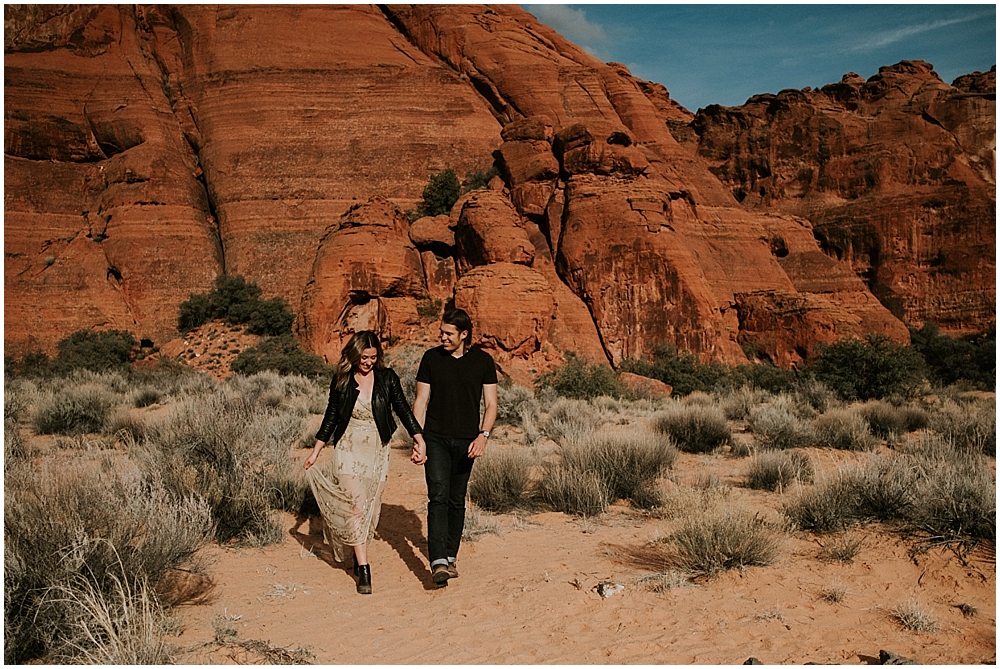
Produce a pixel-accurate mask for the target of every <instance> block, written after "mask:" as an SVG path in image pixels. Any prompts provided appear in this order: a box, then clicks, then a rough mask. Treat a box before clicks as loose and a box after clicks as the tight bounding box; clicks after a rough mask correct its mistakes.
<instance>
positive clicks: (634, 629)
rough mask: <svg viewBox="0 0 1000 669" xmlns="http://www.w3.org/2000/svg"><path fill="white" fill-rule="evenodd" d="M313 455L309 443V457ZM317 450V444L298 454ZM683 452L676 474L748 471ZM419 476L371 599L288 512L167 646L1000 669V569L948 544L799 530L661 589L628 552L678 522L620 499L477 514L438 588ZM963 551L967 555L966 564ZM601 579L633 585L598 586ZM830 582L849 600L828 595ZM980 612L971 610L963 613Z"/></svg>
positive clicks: (743, 492) (205, 653)
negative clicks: (764, 549) (597, 511)
mask: <svg viewBox="0 0 1000 669" xmlns="http://www.w3.org/2000/svg"><path fill="white" fill-rule="evenodd" d="M303 453H304V452H303ZM302 457H303V458H304V457H305V456H304V454H303V455H302ZM725 466H726V465H725V463H721V464H720V461H719V460H718V459H712V458H710V457H708V456H698V455H689V454H682V455H681V457H680V459H679V460H678V463H677V465H676V466H675V473H676V476H677V477H679V478H681V479H683V478H684V477H685V476H687V477H694V476H697V475H698V474H699V473H703V472H705V471H711V470H712V468H713V467H715V468H716V470H715V471H714V473H715V475H717V476H719V478H720V479H721V480H722V482H723V483H731V484H735V483H736V482H737V477H736V476H735V472H729V471H726V470H725V469H724V467H725ZM424 495H425V486H424V482H423V472H422V470H421V469H420V468H418V467H415V466H413V465H412V464H410V463H409V461H408V460H407V452H406V451H399V450H394V451H392V455H391V471H390V473H389V481H388V485H387V489H386V493H385V497H384V499H383V502H384V504H383V510H382V518H381V521H380V524H379V529H378V533H377V535H376V539H375V541H373V542H372V545H371V547H370V549H369V555H370V562H371V564H372V573H373V584H374V594H372V595H369V596H362V595H358V594H357V593H356V592H355V586H354V580H353V578H352V576H351V575H350V573H349V572H347V571H346V570H345V569H344V568H343V567H342V566H338V565H336V563H334V562H333V559H332V556H331V555H330V553H329V551H328V550H327V549H326V548H325V546H324V545H323V543H322V535H321V533H320V530H319V524H318V522H317V521H315V520H314V521H310V520H308V519H296V518H295V517H294V516H292V515H286V517H285V525H286V529H287V531H288V536H287V538H286V540H285V542H284V543H282V544H278V545H273V546H269V547H266V548H260V549H256V548H240V549H236V548H222V547H219V546H212V547H211V548H209V549H208V552H209V555H208V557H209V558H210V559H211V561H212V563H213V564H212V565H211V567H210V568H209V571H210V574H211V577H212V579H213V581H214V588H213V589H212V590H211V592H210V593H209V594H208V595H207V597H206V598H205V601H204V602H203V603H200V604H190V605H184V606H182V607H180V608H179V609H178V617H179V621H180V631H179V633H178V635H177V636H172V637H169V639H168V640H169V642H170V643H172V644H175V645H176V646H178V647H179V648H180V649H181V653H180V655H179V656H178V657H176V660H177V661H179V662H184V663H205V662H210V663H219V662H222V663H229V662H252V661H254V660H255V658H254V657H253V656H252V654H248V653H245V652H242V651H238V650H234V649H233V647H219V646H218V645H213V644H211V641H212V640H213V638H214V637H215V634H216V629H218V628H220V627H221V628H228V629H229V630H230V631H229V634H235V636H233V637H232V638H234V639H240V640H259V641H264V642H267V643H268V644H270V645H271V646H273V647H281V648H286V649H296V648H305V649H307V650H308V651H309V652H310V653H311V655H312V657H311V658H310V659H311V661H313V662H316V663H322V664H441V663H443V664H543V663H545V664H548V663H563V664H591V663H594V664H599V663H604V664H628V663H637V664H695V663H701V664H740V663H743V662H744V661H746V660H747V659H748V658H749V657H751V656H752V657H756V658H758V659H760V660H761V661H762V662H764V663H765V664H781V663H792V664H802V663H806V662H816V663H840V664H866V663H867V664H872V663H875V664H877V663H878V655H879V651H880V650H882V649H886V650H890V651H892V652H895V653H898V654H900V655H903V656H905V657H909V658H913V659H915V660H917V661H918V662H919V663H921V664H978V663H995V659H996V577H995V573H996V564H995V555H994V554H992V553H976V554H974V555H973V556H971V557H970V558H969V559H967V560H964V561H963V560H961V559H959V558H958V557H957V556H956V555H955V554H954V553H953V552H951V551H948V550H944V549H936V550H933V551H930V552H926V553H923V554H918V555H916V556H915V557H911V554H910V548H911V546H912V543H913V542H912V541H910V542H906V541H904V540H902V539H901V538H900V537H899V536H898V535H895V534H892V533H889V532H886V531H883V530H878V529H869V530H866V531H865V541H864V544H863V548H862V550H861V552H860V554H859V555H858V556H857V557H856V558H855V559H854V561H853V563H850V564H842V563H831V562H824V561H821V560H819V559H818V558H817V554H818V549H819V546H818V545H817V543H816V540H815V538H813V537H812V536H811V535H809V534H806V533H800V534H797V535H794V536H793V537H791V538H789V540H788V541H787V542H786V544H785V546H784V549H783V552H782V557H781V558H780V559H779V560H778V561H777V562H776V563H775V564H773V565H771V566H768V567H757V568H752V569H749V570H746V571H744V572H743V573H739V572H735V571H730V572H727V573H724V574H723V575H722V576H721V577H719V578H717V579H714V580H707V581H698V582H696V583H694V584H690V585H687V586H684V587H675V588H671V589H667V590H665V591H663V592H656V591H654V590H653V589H651V588H649V587H648V584H644V583H641V582H640V579H641V578H642V577H643V576H644V575H647V574H649V573H650V571H651V570H650V569H648V568H643V567H641V566H639V565H636V564H634V563H630V562H634V561H630V559H629V557H628V554H629V552H628V551H629V549H630V548H633V547H636V546H641V545H642V544H643V543H645V542H647V541H648V540H650V539H651V538H653V537H655V536H657V535H662V534H663V533H664V532H665V531H668V525H667V524H666V523H665V521H663V520H658V519H656V518H651V517H649V516H648V515H644V514H642V513H640V512H637V511H633V510H630V509H629V508H628V507H627V506H623V505H618V506H614V507H612V508H611V510H610V511H609V512H608V513H606V514H604V515H603V516H601V517H599V518H596V519H586V520H584V519H579V518H574V517H572V516H567V515H564V514H562V513H553V512H548V513H540V514H535V515H528V516H516V515H497V516H487V515H486V514H482V518H481V521H482V523H483V527H484V529H486V530H491V531H487V532H483V533H482V534H481V535H480V536H479V538H478V540H476V541H467V542H464V543H463V546H462V550H461V553H460V554H459V570H460V577H459V578H458V579H455V580H452V581H451V584H450V585H448V586H447V587H446V588H441V589H438V588H437V587H436V586H434V584H432V583H431V581H430V573H429V571H428V567H427V565H428V559H427V554H426V544H425V541H424V537H425V536H426V535H425V527H426V514H425V503H426V501H425V497H424ZM775 498H776V495H774V494H770V493H761V492H757V491H752V490H747V489H743V488H737V487H734V488H733V490H732V502H733V503H735V504H746V505H748V506H750V507H767V506H768V505H771V506H772V507H774V505H775V504H776V502H775V501H774V500H775ZM317 520H318V519H317ZM963 562H964V564H963ZM601 582H612V583H616V584H620V585H622V586H624V588H623V589H621V591H620V592H617V593H615V594H612V595H611V596H608V597H602V596H601V595H600V594H598V592H597V586H598V584H599V583H601ZM831 584H833V585H836V586H837V587H840V588H842V589H843V590H844V592H845V595H844V598H843V599H842V601H840V602H838V603H831V602H828V601H826V600H824V599H823V598H822V593H823V592H824V590H825V589H829V588H830V587H831ZM907 601H912V602H917V603H919V605H920V606H921V607H923V608H924V609H926V610H927V611H929V612H930V613H931V614H932V615H933V616H934V618H935V619H936V620H937V621H938V625H939V627H938V630H937V631H934V632H925V633H915V632H912V631H909V630H906V629H904V628H903V627H902V626H901V625H899V623H898V622H896V621H895V620H894V619H893V618H892V616H891V615H890V613H889V611H890V610H891V609H892V608H893V607H894V606H898V605H900V604H902V603H904V602H907ZM962 604H967V605H969V606H972V607H974V608H975V609H976V613H975V615H972V616H966V615H963V612H962V611H961V610H960V609H959V606H960V605H962Z"/></svg>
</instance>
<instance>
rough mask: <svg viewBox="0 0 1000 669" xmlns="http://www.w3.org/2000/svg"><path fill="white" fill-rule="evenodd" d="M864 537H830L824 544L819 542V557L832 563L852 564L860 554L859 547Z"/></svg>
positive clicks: (853, 535)
mask: <svg viewBox="0 0 1000 669" xmlns="http://www.w3.org/2000/svg"><path fill="white" fill-rule="evenodd" d="M864 540H865V539H864V537H863V536H862V535H860V534H849V533H845V534H842V535H840V536H836V537H832V538H830V539H829V540H827V541H826V542H820V545H819V546H820V556H821V557H822V558H823V559H824V560H829V561H832V562H843V563H845V564H846V563H849V562H853V561H854V558H855V557H857V555H858V553H859V552H861V545H862V544H863V543H864Z"/></svg>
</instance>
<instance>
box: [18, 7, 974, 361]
mask: <svg viewBox="0 0 1000 669" xmlns="http://www.w3.org/2000/svg"><path fill="white" fill-rule="evenodd" d="M5 27H6V30H5V48H6V56H5V58H6V66H7V88H6V92H7V97H6V100H7V102H6V109H5V112H6V118H7V124H6V134H5V146H6V153H7V155H6V157H5V166H6V176H7V179H8V187H7V191H6V194H5V200H6V201H5V210H6V215H7V226H6V229H5V232H7V241H6V243H5V245H6V247H5V251H6V252H7V263H6V265H5V285H6V287H7V295H8V297H7V302H6V304H5V309H6V315H7V318H6V321H7V326H8V327H7V330H6V340H7V342H8V344H9V345H11V346H12V349H11V350H12V351H15V352H16V351H17V350H18V349H20V350H22V351H23V350H26V349H28V348H32V347H35V346H41V347H47V348H49V349H51V348H52V346H53V344H54V342H55V341H57V340H58V339H60V338H62V337H64V336H66V335H67V334H69V333H70V332H72V331H74V330H76V329H79V328H81V327H116V328H124V329H128V330H131V331H133V332H135V333H136V334H137V335H139V336H141V337H144V338H150V339H153V340H154V342H159V341H162V340H166V339H171V338H173V336H174V333H175V330H174V325H175V322H176V320H175V319H176V312H177V306H178V305H179V303H180V302H182V301H183V300H185V299H187V297H188V296H189V294H190V293H192V292H204V291H206V290H208V289H209V288H210V286H211V282H212V280H213V279H214V277H215V276H216V275H218V274H219V273H223V272H226V273H232V274H242V275H243V276H245V277H247V278H248V279H250V280H253V281H255V282H257V283H258V284H259V285H260V286H261V287H262V288H263V290H264V293H265V296H270V295H280V296H283V297H285V298H286V299H287V300H288V302H289V303H290V304H291V305H292V308H293V309H294V310H295V311H296V314H297V318H296V323H295V332H296V334H297V336H298V337H299V338H300V339H301V340H302V341H303V343H304V344H305V345H306V347H307V348H309V349H310V350H312V351H314V352H316V353H320V354H323V355H325V356H326V357H327V359H328V360H334V359H337V358H338V357H339V354H340V348H341V346H342V344H343V343H344V341H345V340H346V338H347V337H348V336H349V335H350V334H352V333H353V332H356V331H358V330H361V329H374V330H376V331H378V332H379V333H380V334H381V335H382V336H383V337H384V338H385V339H389V338H399V337H403V338H405V337H406V336H407V334H408V332H409V331H410V328H411V327H415V326H417V325H418V324H419V312H418V310H417V305H418V303H420V302H421V301H425V300H441V302H442V304H447V303H454V304H455V305H456V306H459V307H462V308H465V309H467V310H468V311H469V312H470V314H471V315H472V317H473V319H474V323H475V329H474V336H475V337H476V341H477V342H478V343H480V344H481V345H484V346H486V347H489V348H491V349H492V350H493V352H495V354H496V355H495V357H496V358H497V359H498V360H499V361H500V362H501V364H503V362H504V360H506V359H509V358H510V357H511V356H517V357H523V358H531V357H532V356H534V355H535V354H536V353H538V354H541V355H542V356H547V355H548V353H547V351H548V348H549V347H553V348H555V349H557V350H561V351H569V350H572V351H575V352H577V353H578V354H580V355H581V356H582V357H583V358H585V359H587V360H589V361H591V362H601V361H604V362H606V361H611V362H614V363H617V362H620V361H621V360H624V359H626V358H634V357H638V356H641V355H643V354H644V353H645V352H646V351H647V350H648V348H649V347H650V345H651V344H653V343H655V342H659V341H667V342H671V343H674V344H676V345H677V346H679V347H680V348H682V349H686V350H691V351H694V352H695V353H697V354H698V355H699V356H700V357H701V358H702V359H703V360H719V361H725V362H741V361H744V360H745V359H746V358H745V355H744V353H743V347H745V346H748V345H749V346H753V347H754V348H756V349H757V350H758V351H760V352H761V353H762V354H763V355H764V356H765V357H768V358H770V359H772V360H774V361H776V362H779V363H781V364H786V365H788V364H795V363H796V362H798V361H799V360H801V359H802V358H803V357H805V356H806V355H808V353H809V352H810V351H811V350H812V347H813V345H814V344H815V343H817V342H819V341H831V340H834V339H837V338H839V337H843V336H849V335H854V334H865V333H867V332H880V333H884V334H888V335H890V336H892V337H893V338H895V339H897V340H899V341H906V339H907V333H906V330H905V328H904V326H903V325H902V323H901V322H900V321H899V320H897V319H896V318H895V317H893V316H892V314H890V312H889V311H888V310H887V309H886V308H885V307H884V306H883V305H882V304H881V303H880V302H879V300H877V299H875V296H873V295H872V292H871V291H870V290H869V288H868V287H867V286H866V285H865V283H864V282H863V281H861V280H860V279H858V277H857V275H856V274H855V272H853V271H852V269H851V265H850V264H849V263H851V262H854V259H855V258H856V257H859V254H858V253H853V251H852V252H845V253H844V254H842V256H841V258H840V259H834V257H831V254H830V252H829V251H830V248H832V247H833V246H835V245H836V244H838V243H840V242H839V241H838V240H839V239H840V238H839V237H837V236H836V235H835V234H833V233H832V232H829V230H830V229H831V228H830V226H829V225H827V222H826V221H825V219H824V220H823V221H821V222H817V220H816V219H814V218H812V216H811V215H809V212H797V211H784V210H780V214H781V215H771V214H770V213H768V212H761V211H757V210H753V211H748V210H747V209H746V208H745V207H744V206H741V204H740V203H739V202H738V201H737V199H736V198H734V196H733V191H732V183H731V182H730V181H729V180H726V181H725V182H724V181H720V179H719V178H718V177H717V176H716V175H715V174H713V172H712V171H711V170H710V169H709V167H710V165H711V166H712V168H713V169H715V170H716V171H718V170H719V165H718V164H717V162H718V161H714V160H713V159H712V158H709V159H708V160H707V161H706V159H705V158H703V157H699V156H697V155H693V154H692V151H691V150H690V149H689V148H686V147H685V146H682V145H681V144H679V143H678V141H677V140H676V139H675V137H674V136H673V135H672V134H671V131H670V129H669V128H675V129H678V128H682V127H690V128H694V127H696V123H697V120H696V122H695V124H691V123H688V120H689V118H690V114H689V113H688V112H687V111H686V110H684V109H683V108H682V107H680V106H679V105H676V103H674V102H673V101H671V100H670V99H669V95H668V93H667V91H666V89H664V88H663V87H662V86H659V85H656V84H650V83H648V82H642V81H641V80H638V79H636V78H634V77H632V76H631V74H629V73H628V71H627V70H626V69H625V68H624V67H623V66H621V65H617V64H605V63H601V62H599V61H597V60H595V59H594V58H592V57H591V56H589V55H588V54H586V53H585V52H584V51H582V50H581V49H579V48H578V47H576V46H575V45H573V44H571V43H570V42H568V41H566V40H565V39H563V38H562V37H560V36H559V35H558V34H556V33H555V32H553V31H551V30H550V29H548V28H546V27H545V26H542V25H540V24H539V23H538V22H537V21H536V20H535V19H534V17H532V16H531V15H530V14H527V13H526V12H524V11H522V10H521V9H519V8H518V7H516V6H512V5H503V6H433V5H416V6H405V5H402V6H396V5H393V6H383V7H381V8H379V7H368V6H359V5H352V6H346V7H323V6H303V7H267V6H246V7H235V6H229V7H209V6H197V5H185V6H177V7H171V6H165V5H163V6H151V7H145V6H139V7H111V6H102V7H87V8H76V9H60V8H57V7H53V8H49V7H26V8H16V7H7V8H5ZM248 45H252V48H251V47H248ZM54 82H59V84H58V85H56V84H55V83H54ZM67 82H69V83H67ZM963 85H964V86H965V89H963V90H966V89H967V90H968V91H969V92H970V94H971V92H974V91H975V90H977V89H978V88H979V87H981V86H983V85H984V84H983V83H982V82H980V81H979V79H977V78H975V77H973V78H971V79H970V80H969V81H968V82H967V83H966V84H963ZM885 95H886V96H890V95H894V93H892V92H891V91H889V92H887V93H886V94H885ZM977 95H978V94H977ZM848 97H849V96H848ZM969 99H970V100H971V99H973V98H969ZM665 120H666V121H667V122H666V123H665ZM685 123H687V125H685ZM949 123H951V121H949ZM954 127H955V128H956V130H955V133H956V136H957V134H962V136H963V137H969V138H970V139H969V140H968V141H970V142H971V141H981V140H982V138H983V137H985V135H986V133H985V130H984V127H983V126H982V124H981V123H979V122H976V123H966V122H965V121H963V120H961V119H960V118H959V117H956V118H955V120H954ZM693 133H694V131H693V130H691V136H692V137H694V136H695V135H694V134H693ZM682 137H683V135H682ZM975 138H978V139H975ZM983 141H984V140H983ZM984 159H985V158H984ZM887 160H888V159H887ZM494 161H495V164H496V165H497V166H498V167H499V168H500V170H501V173H502V174H503V178H502V179H494V180H493V181H492V182H491V183H490V186H489V188H488V189H485V190H480V191H474V192H472V193H467V194H465V195H463V196H462V197H461V198H460V199H459V201H458V202H457V203H456V205H455V207H454V208H453V210H452V211H451V214H450V215H449V216H447V217H434V218H426V219H421V220H418V221H415V222H414V223H413V224H412V225H411V224H410V223H409V222H408V219H407V217H406V215H404V213H403V211H404V210H407V209H410V208H412V207H413V206H414V205H415V203H416V202H417V201H418V199H419V198H420V196H421V193H422V190H423V188H424V186H425V185H426V183H427V178H428V175H429V174H432V173H435V172H438V171H439V170H441V169H443V168H446V167H451V168H453V169H455V171H456V172H457V173H458V174H465V173H466V172H468V171H470V170H473V169H482V168H484V167H487V166H489V165H491V164H494ZM889 162H890V163H891V162H892V161H891V160H889ZM970 164H971V163H970ZM955 169H958V168H957V167H956V168H955ZM966 171H967V172H968V173H969V174H974V173H975V172H976V170H975V169H974V168H973V167H966ZM845 174H846V172H845ZM845 179H846V177H845ZM848 181H849V179H848ZM845 183H846V182H845ZM899 195H900V196H901V197H902V196H905V195H906V193H905V192H903V191H902V190H901V191H900V193H899ZM744 200H746V198H744ZM744 204H746V202H744ZM966 206H970V207H971V206H974V205H973V204H967V205H966ZM822 226H826V227H822ZM837 229H838V230H839V229H841V228H837ZM853 230H854V228H852V231H853ZM852 234H853V236H850V239H851V240H852V243H853V244H855V246H860V242H854V241H853V240H854V239H855V237H858V235H859V234H861V233H855V232H852ZM824 235H826V236H825V237H824ZM861 237H864V235H861ZM865 239H867V238H865ZM817 240H819V241H817ZM824 240H825V241H824ZM851 248H852V249H853V248H854V246H852V247H851ZM824 251H827V253H824ZM833 255H834V256H835V255H836V254H833ZM50 258H51V261H50ZM949 267H950V265H949ZM876 294H877V293H876ZM884 301H885V300H883V302H884ZM421 311H422V312H424V313H426V311H425V310H421Z"/></svg>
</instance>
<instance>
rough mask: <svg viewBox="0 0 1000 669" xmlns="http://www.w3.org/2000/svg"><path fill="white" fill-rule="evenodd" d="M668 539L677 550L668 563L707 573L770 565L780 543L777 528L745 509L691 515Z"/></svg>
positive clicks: (779, 548)
mask: <svg viewBox="0 0 1000 669" xmlns="http://www.w3.org/2000/svg"><path fill="white" fill-rule="evenodd" d="M668 541H669V542H670V543H672V544H673V547H674V550H675V551H676V552H675V553H674V554H673V555H671V556H669V557H668V561H669V562H670V563H672V564H673V565H674V566H678V567H681V568H683V569H685V570H686V571H688V572H691V573H694V574H704V575H708V576H715V575H717V574H719V573H721V572H723V571H727V570H729V569H741V570H742V569H745V568H747V567H754V566H764V565H769V564H771V563H773V562H774V561H775V560H776V559H777V558H778V555H779V553H780V550H781V543H782V541H781V535H780V534H779V533H778V532H777V531H775V530H774V529H773V528H772V527H771V526H770V525H769V524H768V523H766V522H765V521H764V520H763V519H761V518H760V517H758V516H755V515H751V514H750V513H748V512H746V511H723V512H708V513H705V514H702V515H696V516H691V517H689V518H687V519H686V520H685V521H684V522H683V523H682V524H681V526H680V527H679V528H678V529H677V531H676V532H674V534H673V535H671V536H670V538H669V539H668Z"/></svg>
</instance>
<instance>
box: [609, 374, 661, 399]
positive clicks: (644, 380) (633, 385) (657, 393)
mask: <svg viewBox="0 0 1000 669" xmlns="http://www.w3.org/2000/svg"><path fill="white" fill-rule="evenodd" d="M618 380H619V381H621V382H622V383H624V384H625V385H626V386H628V389H629V390H631V391H632V392H633V393H635V394H636V395H637V396H639V397H643V398H648V399H657V398H660V397H670V395H671V393H673V392H674V388H673V386H671V385H670V384H668V383H664V382H663V381H659V380H657V379H651V378H649V377H648V376H640V375H639V374H633V373H631V372H620V373H619V374H618Z"/></svg>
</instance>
